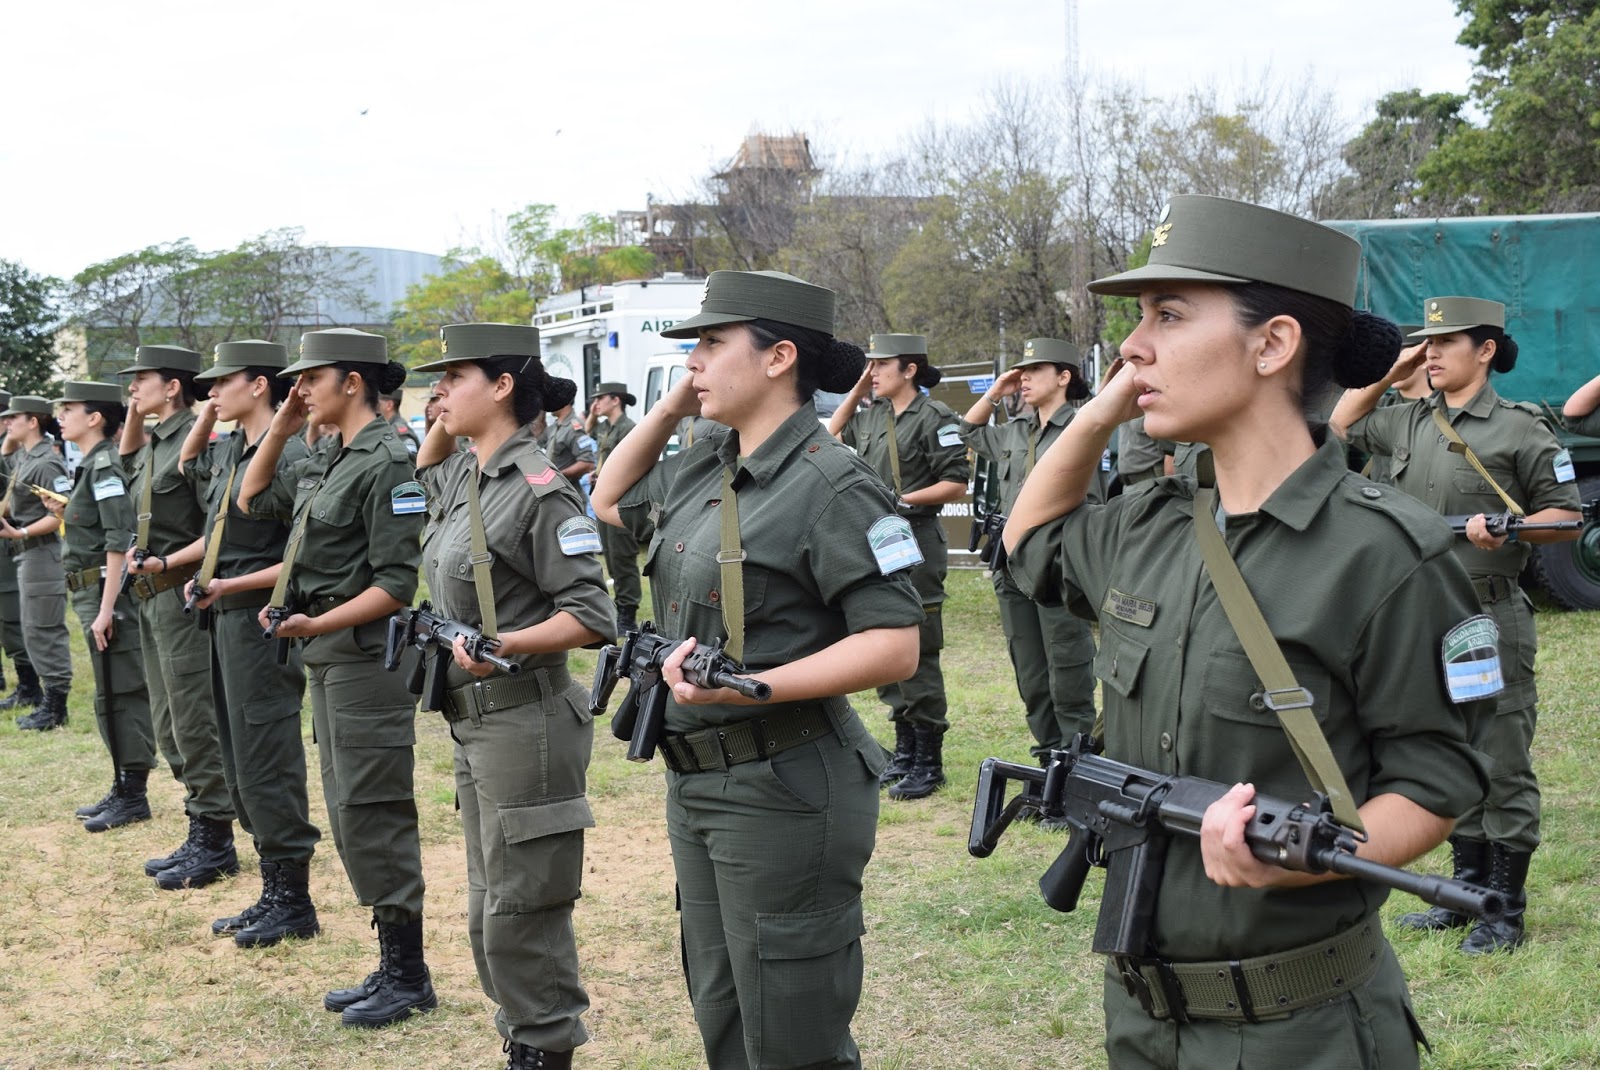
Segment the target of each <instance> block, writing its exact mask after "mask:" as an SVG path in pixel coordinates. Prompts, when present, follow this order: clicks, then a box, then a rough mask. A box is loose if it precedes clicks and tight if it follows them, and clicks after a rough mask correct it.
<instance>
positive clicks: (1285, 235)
mask: <svg viewBox="0 0 1600 1070" xmlns="http://www.w3.org/2000/svg"><path fill="white" fill-rule="evenodd" d="M1360 263H1361V243H1360V242H1358V241H1356V240H1355V239H1354V238H1350V237H1346V236H1345V235H1343V234H1340V233H1339V232H1338V231H1336V230H1334V229H1333V228H1331V227H1325V226H1323V225H1322V224H1321V223H1313V222H1311V221H1310V220H1309V219H1301V218H1300V217H1299V216H1292V215H1285V214H1284V213H1283V212H1275V211H1273V210H1272V209H1271V208H1262V207H1261V206H1260V205H1256V204H1247V203H1245V202H1244V201H1232V200H1228V199H1226V198H1224V197H1202V196H1200V195H1198V194H1192V193H1186V194H1181V195H1179V196H1176V197H1174V198H1172V200H1171V201H1170V202H1168V204H1167V206H1166V207H1165V208H1164V209H1162V211H1161V217H1160V218H1159V219H1157V220H1156V225H1155V227H1154V228H1153V230H1152V231H1151V237H1150V261H1149V263H1147V264H1145V265H1144V266H1143V267H1138V268H1134V269H1133V270H1132V271H1124V272H1122V273H1121V274H1117V275H1111V276H1109V277H1107V278H1104V279H1096V280H1095V281H1094V282H1091V283H1090V284H1089V291H1090V292H1091V293H1097V294H1111V295H1114V296H1118V297H1135V296H1138V293H1139V291H1140V290H1141V289H1143V288H1144V287H1145V286H1148V285H1149V284H1151V283H1154V282H1214V283H1223V284H1236V283H1244V282H1265V283H1270V284H1272V285H1274V286H1282V287H1284V288H1285V289H1289V290H1298V291H1300V292H1301V293H1308V294H1311V295H1312V296H1313V297H1322V298H1326V299H1327V300H1329V301H1337V302H1338V303H1339V304H1341V305H1344V306H1345V307H1346V308H1353V307H1354V306H1355V297H1356V271H1357V269H1358V267H1359V266H1360Z"/></svg>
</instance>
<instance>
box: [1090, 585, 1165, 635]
mask: <svg viewBox="0 0 1600 1070" xmlns="http://www.w3.org/2000/svg"><path fill="white" fill-rule="evenodd" d="M1100 612H1101V613H1104V614H1107V615H1109V616H1113V617H1116V618H1117V619H1118V620H1125V621H1127V622H1128V623H1129V624H1137V625H1138V626H1139V627H1141V628H1148V627H1150V624H1151V622H1153V621H1154V620H1155V619H1156V604H1155V603H1154V602H1152V601H1150V599H1148V598H1140V597H1139V596H1138V595H1133V594H1123V593H1122V592H1121V591H1119V590H1117V589H1116V588H1115V587H1112V588H1111V589H1109V590H1108V591H1106V600H1105V602H1104V603H1103V604H1102V605H1101V606H1100Z"/></svg>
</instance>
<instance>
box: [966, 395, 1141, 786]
mask: <svg viewBox="0 0 1600 1070" xmlns="http://www.w3.org/2000/svg"><path fill="white" fill-rule="evenodd" d="M1077 413H1078V410H1077V409H1075V408H1073V407H1072V406H1071V405H1069V404H1066V403H1065V402H1063V403H1062V404H1061V405H1060V406H1059V407H1058V408H1057V409H1056V411H1055V412H1053V413H1051V414H1050V419H1049V420H1047V421H1045V423H1044V425H1043V426H1042V427H1041V426H1040V424H1039V421H1038V419H1037V418H1036V417H1033V416H1029V417H1028V418H1026V419H1016V420H1010V421H1007V422H1006V423H1004V424H1001V425H999V426H996V425H995V424H969V423H967V422H966V421H965V420H962V421H961V437H962V439H963V440H964V441H965V442H966V444H967V445H968V446H970V447H971V448H972V451H973V452H974V453H976V454H977V455H978V456H980V457H984V458H987V459H989V460H991V461H994V462H995V463H996V464H997V465H998V466H999V472H1000V512H1001V513H1003V514H1009V513H1010V512H1011V507H1012V506H1013V505H1015V504H1016V501H1017V495H1018V494H1019V493H1021V492H1022V482H1023V480H1025V479H1026V478H1027V477H1028V474H1029V473H1030V472H1032V471H1033V465H1034V462H1035V461H1037V460H1038V458H1040V457H1042V456H1044V452H1045V450H1047V449H1049V448H1050V445H1051V444H1052V443H1053V442H1055V440H1056V439H1057V438H1059V437H1060V436H1061V430H1062V428H1064V427H1066V426H1067V425H1068V424H1070V423H1071V422H1072V418H1073V417H1074V416H1076V415H1077ZM1123 426H1124V427H1126V426H1127V425H1126V424H1124V425H1123ZM1098 483H1099V481H1098V480H1097V481H1096V484H1097V485H1096V486H1095V487H1094V488H1092V489H1091V492H1090V496H1089V497H1090V500H1091V501H1096V502H1098V501H1103V500H1104V497H1105V496H1104V493H1103V492H1102V491H1101V488H1100V487H1099V485H1098ZM993 579H994V593H995V597H996V598H998V599H999V602H1000V627H1001V629H1002V630H1003V631H1004V632H1005V636H1006V645H1007V648H1008V649H1009V650H1010V652H1011V667H1012V669H1013V670H1014V671H1015V672H1016V676H1017V690H1018V692H1019V693H1020V694H1021V696H1022V705H1023V707H1024V709H1025V710H1026V713H1027V718H1028V731H1030V732H1032V733H1033V738H1034V741H1035V746H1034V747H1033V748H1032V750H1033V753H1034V754H1035V755H1041V754H1048V753H1049V752H1050V751H1052V750H1056V749H1059V748H1061V747H1064V746H1065V745H1066V744H1068V743H1070V742H1071V741H1072V737H1073V736H1074V735H1076V734H1077V733H1079V732H1088V731H1090V730H1091V729H1092V728H1093V727H1094V635H1093V633H1092V632H1091V631H1090V629H1089V622H1088V621H1086V620H1084V619H1082V618H1081V617H1079V616H1077V615H1076V614H1074V613H1073V612H1072V611H1071V610H1069V609H1067V608H1066V607H1065V606H1062V605H1045V604H1044V603H1042V602H1036V601H1034V600H1033V599H1032V598H1030V597H1028V596H1027V595H1026V594H1023V593H1022V591H1020V590H1019V589H1018V588H1017V585H1016V583H1015V582H1013V581H1012V579H1011V576H1010V574H1009V573H1008V572H1007V571H1006V570H1005V569H1003V568H1001V569H996V570H995V572H994V576H993Z"/></svg>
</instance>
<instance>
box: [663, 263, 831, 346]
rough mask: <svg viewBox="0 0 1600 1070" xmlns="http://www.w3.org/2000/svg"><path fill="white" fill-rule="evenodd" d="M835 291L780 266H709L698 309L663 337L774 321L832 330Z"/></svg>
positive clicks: (688, 335) (689, 334) (692, 336)
mask: <svg viewBox="0 0 1600 1070" xmlns="http://www.w3.org/2000/svg"><path fill="white" fill-rule="evenodd" d="M833 303H834V293H833V291H832V290H830V289H828V288H827V287H825V286H813V285H811V283H809V282H806V281H805V280H804V279H797V278H795V277H794V276H793V275H785V274H784V273H783V272H781V271H713V272H712V273H711V277H710V278H708V279H706V291H705V296H703V297H702V298H701V299H700V311H699V312H698V313H697V314H696V315H693V316H690V317H689V318H688V319H686V320H680V321H679V322H677V323H674V324H673V325H672V327H671V328H669V329H668V330H665V331H662V332H661V336H662V337H663V338H694V337H695V336H697V335H698V334H699V333H700V328H702V327H718V326H722V325H724V324H729V323H749V322H750V321H751V320H755V319H764V320H776V321H777V322H779V323H787V324H789V325H790V326H791V327H806V328H809V329H811V330H813V331H821V332H822V333H823V334H827V335H831V334H833Z"/></svg>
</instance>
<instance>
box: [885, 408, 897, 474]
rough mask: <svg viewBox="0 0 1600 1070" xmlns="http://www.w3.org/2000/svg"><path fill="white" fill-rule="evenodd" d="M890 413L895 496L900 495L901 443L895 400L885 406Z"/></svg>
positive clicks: (891, 466) (891, 471)
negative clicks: (896, 426)
mask: <svg viewBox="0 0 1600 1070" xmlns="http://www.w3.org/2000/svg"><path fill="white" fill-rule="evenodd" d="M885 408H886V411H887V412H888V413H889V473H890V475H892V476H893V477H894V496H895V497H896V498H898V497H900V443H899V442H898V441H897V440H896V439H895V437H894V402H892V401H891V402H888V403H887V404H886V406H885Z"/></svg>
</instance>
